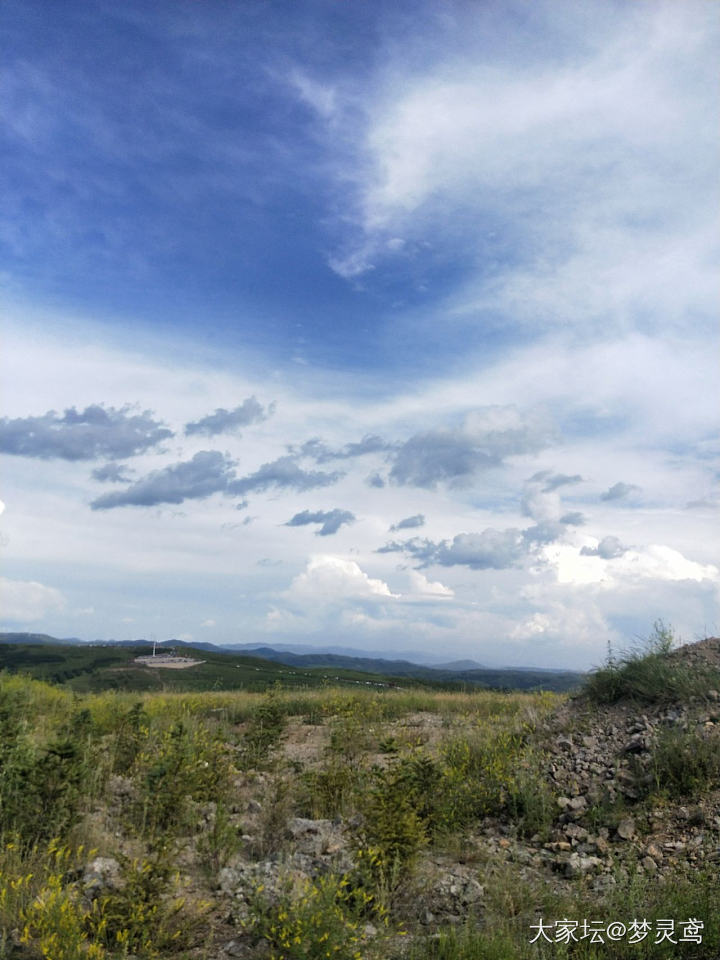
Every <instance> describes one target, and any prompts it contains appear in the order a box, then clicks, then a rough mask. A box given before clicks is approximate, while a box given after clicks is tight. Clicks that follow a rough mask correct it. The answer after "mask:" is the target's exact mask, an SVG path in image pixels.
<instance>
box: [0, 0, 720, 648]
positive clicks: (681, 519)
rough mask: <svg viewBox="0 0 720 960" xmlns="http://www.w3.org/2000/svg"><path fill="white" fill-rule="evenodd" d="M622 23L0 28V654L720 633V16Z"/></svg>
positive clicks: (272, 18) (348, 13) (570, 8)
mask: <svg viewBox="0 0 720 960" xmlns="http://www.w3.org/2000/svg"><path fill="white" fill-rule="evenodd" d="M610 13H611V15H609V8H608V4H607V3H605V2H603V3H600V2H593V0H588V2H587V3H584V4H582V5H581V6H578V5H577V4H571V3H569V2H568V3H564V2H563V3H556V2H553V3H550V2H540V3H538V4H533V5H532V6H529V5H527V4H524V3H519V2H518V3H515V2H514V0H512V2H510V3H499V2H491V3H489V4H483V5H482V6H478V5H471V6H468V5H467V4H464V3H460V2H452V0H451V2H450V3H448V4H444V5H443V7H442V8H438V7H437V5H436V4H432V3H430V2H429V0H428V2H423V3H421V4H419V5H418V4H416V3H415V4H410V3H409V0H407V2H406V0H401V2H400V3H399V4H394V5H393V6H392V9H388V8H387V5H384V4H381V3H380V2H379V0H372V2H369V3H367V4H362V5H337V4H328V3H326V2H324V0H311V2H309V3H307V4H303V5H297V6H294V7H291V8H283V10H282V11H281V10H280V9H279V8H273V7H272V6H270V7H268V6H265V7H262V8H258V10H257V11H256V12H255V13H254V15H253V16H252V17H248V16H247V10H246V9H240V7H238V6H235V5H225V4H215V3H212V4H210V5H172V6H167V5H156V6H152V7H148V5H146V4H143V3H141V2H140V0H129V2H128V3H126V4H123V7H122V9H117V8H115V7H113V8H112V10H111V9H110V8H109V7H108V5H107V4H106V3H105V2H104V0H97V2H94V3H92V4H90V5H89V6H88V5H87V4H85V3H80V2H79V0H69V2H68V3H66V4H63V7H62V11H60V10H59V9H58V8H56V7H55V6H53V5H50V4H47V3H45V2H44V0H24V2H20V0H7V2H6V4H5V6H4V11H3V18H4V27H5V30H4V32H5V50H6V56H5V58H4V61H5V67H4V71H5V74H6V76H5V88H6V90H7V92H8V93H7V107H8V110H7V116H8V123H7V125H6V127H5V129H4V131H3V133H2V137H3V148H4V156H5V158H6V163H5V167H6V170H7V177H6V181H7V187H8V192H7V194H6V195H5V196H4V197H3V202H2V203H0V247H1V248H2V251H3V262H4V271H3V277H2V286H1V287H0V290H2V293H1V294H0V295H1V296H2V299H3V304H4V310H3V312H4V315H5V318H6V319H5V344H6V346H5V351H4V358H3V364H4V371H3V383H4V392H5V397H4V409H3V415H2V417H0V454H2V456H3V461H4V466H3V478H4V483H3V486H4V492H3V500H4V502H5V504H6V510H5V511H4V513H3V515H2V520H1V523H2V532H1V533H0V536H1V537H2V547H3V552H4V556H5V560H4V570H3V574H4V576H3V579H2V581H0V592H1V593H2V607H3V617H4V619H3V621H2V626H3V627H4V628H6V629H13V628H15V629H18V628H23V627H26V628H27V626H28V625H29V626H31V627H32V629H34V630H39V629H43V630H46V631H47V632H50V633H54V634H58V635H68V634H73V635H81V636H86V637H88V638H94V637H96V636H97V637H108V636H115V637H118V638H120V637H130V636H136V635H138V633H140V634H143V633H145V634H149V633H156V634H157V635H167V636H170V635H179V634H183V635H187V636H193V635H195V636H196V637H197V638H198V639H199V638H200V637H201V636H202V638H203V639H215V640H216V641H217V642H225V643H227V642H250V641H261V642H264V643H272V642H273V641H276V642H292V641H297V642H314V643H328V642H332V643H333V644H338V643H346V644H347V646H348V647H354V648H357V647H363V648H365V649H368V650H374V651H376V650H386V651H388V652H393V653H402V652H403V651H408V650H412V651H419V652H423V651H425V652H426V653H428V655H430V654H432V652H433V651H434V650H436V649H437V650H442V652H443V654H444V655H446V656H445V659H448V658H450V657H452V656H458V657H464V656H471V657H473V658H474V659H477V660H480V661H483V662H486V663H493V662H494V663H518V664H528V665H531V664H534V665H541V666H554V665H562V666H579V667H585V666H588V665H589V664H590V663H592V662H597V661H599V660H600V659H602V656H603V654H604V651H605V649H606V647H607V643H608V641H611V642H613V644H622V643H623V642H626V641H627V640H628V639H632V637H633V636H634V635H637V634H643V633H646V632H647V631H648V629H649V627H650V625H651V624H652V622H653V621H654V620H655V619H656V618H658V617H661V618H664V619H665V620H666V621H669V622H671V623H673V624H674V625H675V626H676V627H677V629H678V630H679V631H680V633H681V634H683V635H684V636H685V638H686V639H692V638H693V637H694V636H697V635H700V634H702V633H704V632H706V631H707V632H717V630H718V629H720V623H719V621H720V617H718V598H719V596H720V570H718V566H717V557H716V554H715V552H714V551H713V546H712V545H713V543H714V542H717V533H718V532H720V531H717V527H718V511H717V506H718V501H717V494H716V492H715V491H716V487H717V480H718V476H719V475H720V470H719V469H718V453H719V452H720V451H719V450H718V442H717V435H718V434H717V426H718V424H717V419H718V417H717V411H718V409H719V406H718V401H719V400H720V397H719V395H718V394H719V392H720V388H719V387H718V381H717V376H716V370H715V366H716V363H715V359H714V358H715V351H716V350H717V339H718V337H717V329H718V328H717V297H716V290H715V280H716V275H717V252H718V230H717V219H716V215H715V211H716V209H717V194H718V183H717V176H716V170H715V166H716V165H715V162H714V161H715V157H716V155H717V147H718V139H719V137H718V132H717V129H716V125H715V123H714V114H715V104H716V102H717V92H718V91H717V86H718V79H717V76H716V70H715V64H716V62H717V56H718V53H719V52H720V17H718V14H717V11H716V9H715V8H714V7H713V6H711V5H708V4H706V3H703V2H700V0H697V2H696V0H689V2H687V3H684V4H682V5H680V4H675V3H670V2H668V3H665V2H659V3H657V4H653V5H637V4H628V3H624V2H611V4H610ZM209 63H211V64H212V65H213V69H212V70H208V69H207V65H208V64H209ZM59 411H60V412H59ZM317 537H323V540H322V541H318V540H317ZM320 542H321V543H322V546H323V547H328V548H329V549H328V550H326V551H325V552H323V553H319V552H318V551H317V546H318V545H319V543H320ZM330 638H332V640H331V639H330Z"/></svg>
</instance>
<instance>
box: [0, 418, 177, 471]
mask: <svg viewBox="0 0 720 960" xmlns="http://www.w3.org/2000/svg"><path fill="white" fill-rule="evenodd" d="M172 436H173V432H172V430H168V428H167V427H164V426H163V425H162V424H161V423H160V422H159V421H157V420H155V419H154V417H153V414H152V412H151V411H150V410H145V411H143V412H142V413H133V412H132V408H131V407H129V406H125V407H121V408H120V409H117V408H115V407H105V406H103V405H102V404H92V405H91V406H89V407H86V408H85V409H84V410H81V411H78V410H76V409H75V407H68V409H66V410H65V412H64V413H63V414H62V415H60V414H58V413H56V412H55V411H54V410H49V411H48V412H47V413H45V414H43V415H42V416H39V417H19V418H17V419H14V420H11V419H8V418H7V417H3V418H2V419H1V420H0V451H2V452H3V453H10V454H15V455H16V456H21V457H37V458H39V459H41V460H51V459H60V460H95V459H97V458H98V457H109V458H111V459H113V460H114V459H119V458H122V457H132V456H134V455H135V454H139V453H143V452H145V451H146V450H149V449H150V448H151V447H154V446H156V445H157V444H159V443H161V442H162V441H163V440H167V439H168V438H169V437H172Z"/></svg>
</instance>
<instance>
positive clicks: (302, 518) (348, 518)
mask: <svg viewBox="0 0 720 960" xmlns="http://www.w3.org/2000/svg"><path fill="white" fill-rule="evenodd" d="M354 522H355V514H354V513H350V511H349V510H337V509H336V510H315V511H314V512H313V511H310V510H303V511H302V513H296V514H295V516H294V517H292V519H290V520H288V522H287V523H286V524H285V526H286V527H304V526H307V525H308V524H310V523H320V524H322V526H321V527H320V529H319V530H316V531H315V536H317V537H328V536H330V534H333V533H337V532H338V530H339V529H340V527H342V526H343V524H346V523H347V524H349V523H354Z"/></svg>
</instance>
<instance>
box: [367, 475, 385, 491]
mask: <svg viewBox="0 0 720 960" xmlns="http://www.w3.org/2000/svg"><path fill="white" fill-rule="evenodd" d="M365 483H366V484H367V485H368V486H369V487H378V488H382V487H384V486H385V481H384V480H383V478H382V477H381V475H380V474H379V473H371V474H370V476H369V477H366V478H365Z"/></svg>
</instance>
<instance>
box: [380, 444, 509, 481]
mask: <svg viewBox="0 0 720 960" xmlns="http://www.w3.org/2000/svg"><path fill="white" fill-rule="evenodd" d="M499 462H500V460H499V457H497V456H494V455H492V454H489V453H487V452H485V451H484V450H482V449H480V448H479V447H478V446H477V444H476V443H474V442H473V441H472V440H471V439H470V438H468V437H466V436H464V435H463V434H461V433H454V432H451V431H449V430H435V431H430V432H428V433H418V434H416V435H415V436H413V437H410V439H409V440H406V441H405V443H404V444H403V445H402V446H401V447H400V449H399V450H398V452H397V455H396V457H395V462H394V463H393V466H392V469H391V470H390V479H391V480H392V481H393V482H394V483H398V484H402V485H409V486H414V487H425V488H426V489H433V488H434V487H436V486H437V485H438V483H440V482H450V483H458V482H462V481H467V480H468V479H469V478H470V477H472V476H473V475H474V474H475V473H476V472H477V471H478V470H480V469H483V468H488V467H492V466H496V465H497V464H498V463H499Z"/></svg>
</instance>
